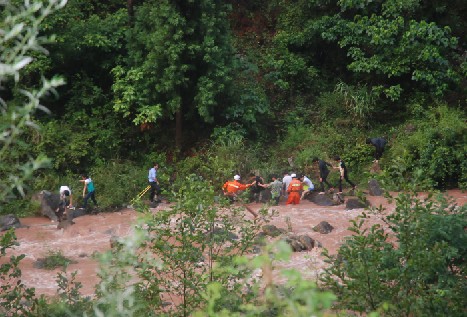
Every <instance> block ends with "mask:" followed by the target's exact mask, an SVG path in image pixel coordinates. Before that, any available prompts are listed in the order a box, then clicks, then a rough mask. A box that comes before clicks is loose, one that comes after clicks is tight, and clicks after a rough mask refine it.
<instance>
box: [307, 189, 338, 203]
mask: <svg viewBox="0 0 467 317" xmlns="http://www.w3.org/2000/svg"><path fill="white" fill-rule="evenodd" d="M307 199H308V200H309V201H311V202H313V203H315V204H317V205H318V206H335V205H338V203H337V202H335V201H334V200H332V198H330V197H329V196H328V195H326V194H321V195H320V194H319V193H317V192H312V193H310V194H308V196H307Z"/></svg>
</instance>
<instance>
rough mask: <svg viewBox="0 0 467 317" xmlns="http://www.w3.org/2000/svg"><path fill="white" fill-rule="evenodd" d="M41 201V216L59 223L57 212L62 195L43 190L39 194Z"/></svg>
mask: <svg viewBox="0 0 467 317" xmlns="http://www.w3.org/2000/svg"><path fill="white" fill-rule="evenodd" d="M39 200H40V203H41V214H42V215H44V216H46V217H49V218H50V219H51V220H53V221H58V217H57V215H56V214H55V210H57V209H58V207H59V205H60V194H56V193H51V192H49V191H47V190H43V191H41V192H40V193H39Z"/></svg>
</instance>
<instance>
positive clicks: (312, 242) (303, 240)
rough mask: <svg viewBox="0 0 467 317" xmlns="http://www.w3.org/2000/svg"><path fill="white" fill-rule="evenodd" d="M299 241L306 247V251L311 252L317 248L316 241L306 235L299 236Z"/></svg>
mask: <svg viewBox="0 0 467 317" xmlns="http://www.w3.org/2000/svg"><path fill="white" fill-rule="evenodd" d="M298 241H300V243H301V244H302V245H303V246H305V250H311V249H313V248H314V246H315V240H313V239H312V238H310V237H309V236H307V235H306V234H305V235H301V236H298Z"/></svg>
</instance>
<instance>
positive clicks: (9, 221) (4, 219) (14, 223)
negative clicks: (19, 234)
mask: <svg viewBox="0 0 467 317" xmlns="http://www.w3.org/2000/svg"><path fill="white" fill-rule="evenodd" d="M22 226H23V225H22V224H21V222H20V221H19V218H18V217H16V216H15V215H12V214H9V215H5V216H0V232H1V231H6V230H9V229H11V228H21V227H22Z"/></svg>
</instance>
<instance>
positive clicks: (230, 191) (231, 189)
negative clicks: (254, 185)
mask: <svg viewBox="0 0 467 317" xmlns="http://www.w3.org/2000/svg"><path fill="white" fill-rule="evenodd" d="M250 186H251V184H248V185H245V184H242V183H240V182H239V181H237V180H233V181H227V182H225V184H224V186H222V190H223V191H224V193H225V194H227V195H235V194H236V193H237V192H238V191H240V190H245V189H247V188H248V187H250Z"/></svg>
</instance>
